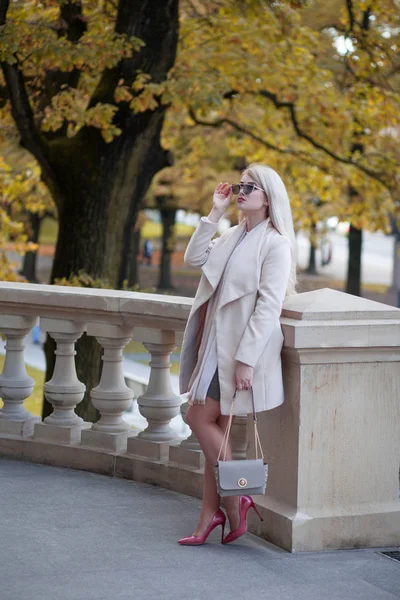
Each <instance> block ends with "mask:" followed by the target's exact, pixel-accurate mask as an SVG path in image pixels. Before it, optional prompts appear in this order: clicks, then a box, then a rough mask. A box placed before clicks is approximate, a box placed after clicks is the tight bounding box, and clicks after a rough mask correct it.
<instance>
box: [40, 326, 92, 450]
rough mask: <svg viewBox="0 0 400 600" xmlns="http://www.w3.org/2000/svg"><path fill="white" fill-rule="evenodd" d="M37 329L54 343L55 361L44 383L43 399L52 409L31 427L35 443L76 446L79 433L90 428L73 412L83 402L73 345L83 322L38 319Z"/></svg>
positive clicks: (83, 327)
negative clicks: (45, 442) (48, 379)
mask: <svg viewBox="0 0 400 600" xmlns="http://www.w3.org/2000/svg"><path fill="white" fill-rule="evenodd" d="M40 324H41V328H42V330H43V331H46V332H48V333H49V335H51V337H52V338H53V339H54V340H55V342H56V345H57V347H56V350H55V355H56V362H55V366H54V372H53V376H52V378H51V379H50V381H47V382H46V383H45V384H44V394H45V396H46V399H47V400H48V401H49V402H50V404H51V405H52V406H53V409H54V410H53V412H52V413H51V415H49V416H48V417H46V418H45V420H44V422H43V423H38V424H36V426H35V432H34V437H35V439H37V440H49V441H50V440H51V441H56V442H63V443H68V444H74V443H79V442H80V440H81V431H82V429H84V428H88V427H90V425H91V424H90V423H84V421H83V419H81V417H78V415H77V414H76V413H75V411H74V409H75V407H76V405H77V404H79V402H81V401H82V400H83V397H84V395H85V389H86V386H85V385H84V384H83V383H81V382H80V381H79V380H78V378H77V375H76V369H75V358H74V357H75V354H76V352H75V343H76V342H77V340H78V339H79V338H80V337H81V335H82V333H83V332H84V331H85V329H86V325H85V324H83V323H77V322H75V321H67V320H61V319H47V318H45V319H41V323H40Z"/></svg>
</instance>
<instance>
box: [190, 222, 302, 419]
mask: <svg viewBox="0 0 400 600" xmlns="http://www.w3.org/2000/svg"><path fill="white" fill-rule="evenodd" d="M246 223H247V222H246V220H244V221H242V222H241V223H240V224H239V225H236V226H234V227H231V228H230V229H229V230H228V231H226V232H225V233H223V234H222V235H221V236H220V237H219V238H217V239H216V240H212V241H211V238H212V237H213V236H214V234H215V233H216V231H217V228H218V224H214V223H209V222H206V221H200V223H199V225H198V227H197V228H196V231H195V232H194V233H193V235H192V238H191V239H190V242H189V245H188V247H187V249H186V253H185V263H186V264H189V265H191V266H201V267H202V276H201V279H200V282H199V286H198V288H197V292H196V296H195V298H194V301H193V305H192V309H191V311H190V314H189V318H188V321H187V324H186V328H185V332H184V336H183V343H182V349H181V359H180V377H179V385H180V393H181V394H184V393H186V392H187V391H188V388H189V381H190V378H191V375H192V373H193V370H194V367H195V365H196V361H197V360H202V357H201V356H197V353H198V349H199V343H198V339H199V334H200V335H201V331H200V330H199V328H201V326H202V323H201V321H202V320H204V319H203V318H202V316H203V317H204V314H205V313H204V309H205V308H206V303H207V301H208V300H209V298H210V297H211V295H212V294H213V292H214V290H215V289H216V287H217V285H218V282H219V280H220V278H221V275H222V273H223V271H224V268H225V265H226V263H227V261H228V258H229V256H230V254H231V252H232V250H233V249H234V248H235V246H236V243H237V240H238V239H239V237H240V235H241V233H242V232H243V229H244V228H246V226H247V225H246ZM290 266H291V252H290V242H289V240H288V239H287V238H286V237H284V236H282V235H281V234H280V233H279V232H278V231H277V230H276V229H275V228H274V227H273V226H272V224H271V222H270V220H269V219H267V220H266V222H265V226H260V227H258V228H257V230H255V231H254V236H252V235H249V236H247V237H246V238H245V239H244V240H243V241H242V242H241V244H240V245H239V248H238V253H237V255H236V257H235V260H234V263H233V264H232V265H231V268H230V269H229V271H228V273H227V279H226V281H225V285H224V287H223V290H222V295H221V299H220V302H219V308H218V310H217V311H216V314H215V319H216V336H217V361H218V376H219V382H220V388H221V399H220V406H221V414H223V415H228V414H229V411H230V408H231V404H232V397H233V395H234V392H235V389H236V386H235V377H234V374H235V366H236V361H241V362H243V363H245V364H247V365H250V366H252V367H254V372H253V391H254V400H255V409H256V412H260V411H264V410H268V409H271V408H275V407H276V406H279V405H280V404H282V402H283V400H284V395H283V382H282V365H281V350H282V345H283V334H282V330H281V326H280V321H279V318H280V314H281V310H282V304H283V300H284V298H285V292H286V288H287V284H288V280H289V275H290ZM250 412H252V405H251V391H250V390H242V391H239V392H238V394H237V399H236V402H235V410H234V414H236V415H243V414H248V413H250Z"/></svg>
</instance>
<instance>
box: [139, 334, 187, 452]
mask: <svg viewBox="0 0 400 600" xmlns="http://www.w3.org/2000/svg"><path fill="white" fill-rule="evenodd" d="M134 336H135V339H136V340H138V341H141V342H143V344H144V346H145V347H146V348H147V350H148V351H149V353H150V355H151V361H150V367H151V372H150V379H149V385H148V386H147V389H146V391H145V393H144V394H143V395H142V396H139V398H138V406H139V412H140V414H141V415H142V416H143V417H144V418H145V419H147V422H148V426H147V428H146V429H145V430H144V431H141V432H140V433H139V435H138V436H137V437H136V438H132V439H131V440H129V444H128V452H129V453H131V454H135V455H138V456H146V457H148V458H151V459H152V460H167V459H168V452H169V448H168V447H169V443H170V442H172V441H174V440H175V439H176V433H175V432H174V431H173V430H172V429H171V426H170V422H171V419H173V418H174V417H176V415H177V414H178V413H179V408H180V405H181V398H180V396H177V395H176V394H174V392H173V391H172V387H171V377H170V367H171V363H170V354H171V352H172V350H173V349H174V348H175V333H174V332H173V331H160V330H157V329H143V328H140V327H138V328H135V332H134Z"/></svg>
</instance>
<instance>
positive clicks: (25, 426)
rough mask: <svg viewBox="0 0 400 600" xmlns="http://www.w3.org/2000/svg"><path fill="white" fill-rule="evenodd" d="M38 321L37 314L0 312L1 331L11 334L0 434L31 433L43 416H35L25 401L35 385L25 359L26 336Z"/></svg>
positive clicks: (0, 387)
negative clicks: (28, 372) (2, 313)
mask: <svg viewBox="0 0 400 600" xmlns="http://www.w3.org/2000/svg"><path fill="white" fill-rule="evenodd" d="M37 322H38V319H37V318H36V317H31V316H28V317H20V316H16V315H1V316H0V331H1V333H3V334H4V335H5V336H6V337H7V342H6V358H5V362H4V368H3V372H2V374H1V375H0V396H1V398H2V400H3V403H4V406H3V408H2V409H1V410H0V434H1V433H5V434H7V435H20V436H29V435H32V433H33V428H34V426H35V423H38V422H39V421H40V420H41V419H40V417H34V416H33V415H32V414H31V413H30V412H28V411H27V410H26V409H25V408H24V406H23V403H24V401H25V400H26V398H28V397H29V396H30V395H31V394H32V392H33V387H34V383H35V382H34V380H33V379H32V377H29V376H28V375H27V373H26V369H25V361H24V347H25V346H24V337H25V336H26V335H27V334H28V333H29V332H30V331H31V329H32V327H34V326H35V325H36V324H37Z"/></svg>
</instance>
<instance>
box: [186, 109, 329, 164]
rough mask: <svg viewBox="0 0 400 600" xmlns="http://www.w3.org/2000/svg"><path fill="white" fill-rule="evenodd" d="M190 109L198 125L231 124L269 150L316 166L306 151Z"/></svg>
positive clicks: (229, 120)
mask: <svg viewBox="0 0 400 600" xmlns="http://www.w3.org/2000/svg"><path fill="white" fill-rule="evenodd" d="M188 111H189V115H190V118H191V119H192V120H193V121H194V122H195V123H196V125H203V126H204V127H216V128H217V127H221V126H222V125H229V126H230V127H232V128H233V129H235V130H236V131H240V133H244V134H245V135H246V136H248V137H249V138H251V139H252V140H254V141H256V142H258V143H260V144H261V145H262V146H265V147H266V148H268V149H269V150H273V151H274V152H279V154H289V155H291V156H294V157H295V158H298V159H299V160H301V161H302V162H304V163H307V164H309V165H311V166H315V160H313V159H312V158H311V157H307V156H306V155H305V154H304V153H302V152H298V151H297V152H296V151H295V150H292V149H290V148H279V146H274V144H271V143H270V142H268V141H267V140H265V139H264V138H262V137H260V136H259V135H257V134H256V133H254V132H253V131H251V130H250V129H246V128H245V127H243V125H240V124H239V123H236V122H235V121H232V119H228V118H227V117H223V118H222V119H218V120H216V121H206V120H205V119H200V118H199V117H197V115H196V113H195V112H194V110H193V108H191V107H189V108H188ZM320 169H321V171H324V172H325V173H329V171H328V169H326V168H325V167H322V166H321V167H320Z"/></svg>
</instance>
